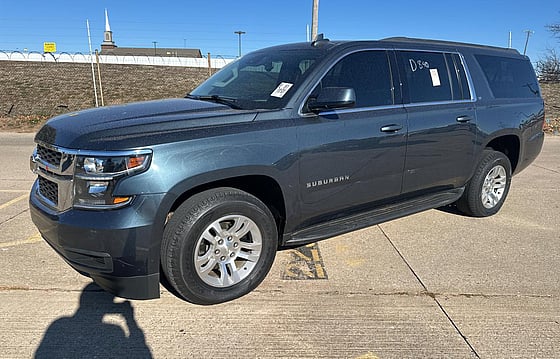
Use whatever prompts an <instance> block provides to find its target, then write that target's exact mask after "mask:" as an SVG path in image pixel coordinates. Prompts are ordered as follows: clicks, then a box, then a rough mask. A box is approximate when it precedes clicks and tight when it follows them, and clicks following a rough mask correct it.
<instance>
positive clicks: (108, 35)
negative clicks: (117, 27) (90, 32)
mask: <svg viewBox="0 0 560 359" xmlns="http://www.w3.org/2000/svg"><path fill="white" fill-rule="evenodd" d="M115 47H117V45H115V42H114V41H113V32H112V31H111V26H110V25H109V15H108V14H107V9H105V32H104V33H103V43H102V44H101V51H102V52H103V51H107V50H112V49H114V48H115Z"/></svg>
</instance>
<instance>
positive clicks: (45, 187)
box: [39, 176, 58, 206]
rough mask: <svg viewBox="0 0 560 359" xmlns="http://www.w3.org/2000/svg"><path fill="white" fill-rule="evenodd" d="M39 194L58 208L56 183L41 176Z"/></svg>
mask: <svg viewBox="0 0 560 359" xmlns="http://www.w3.org/2000/svg"><path fill="white" fill-rule="evenodd" d="M39 193H40V194H41V196H43V197H44V198H46V199H48V200H49V201H51V202H52V203H53V204H54V205H55V206H58V185H57V184H56V183H54V182H52V181H49V180H48V179H46V178H44V177H41V176H39Z"/></svg>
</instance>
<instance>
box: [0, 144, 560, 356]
mask: <svg viewBox="0 0 560 359" xmlns="http://www.w3.org/2000/svg"><path fill="white" fill-rule="evenodd" d="M32 149H33V135H32V134H16V133H0V153H2V156H0V303H1V304H0V320H1V322H0V358H30V357H37V358H55V357H58V358H63V357H68V358H73V357H75V358H88V357H89V358H93V357H96V358H106V357H130V358H144V357H154V358H191V357H192V358H225V357H228V358H360V359H373V358H477V357H480V358H554V357H560V275H559V273H560V216H559V212H560V137H553V136H548V137H546V140H545V145H544V148H543V151H542V153H541V155H540V156H539V158H538V159H537V160H536V161H535V162H534V163H533V164H532V165H531V166H530V167H529V168H527V169H526V170H525V171H523V172H522V173H521V174H519V175H518V176H516V177H514V178H513V182H512V188H511V191H510V193H509V196H508V199H507V201H506V203H505V205H504V207H503V208H502V210H501V211H500V212H499V213H498V214H497V215H495V216H493V217H490V218H468V217H464V216H462V215H458V214H456V213H454V211H453V209H444V210H430V211H426V212H423V213H420V214H416V215H413V216H409V217H406V218H402V219H398V220H395V221H391V222H388V223H384V224H381V225H378V226H373V227H370V228H367V229H363V230H360V231H356V232H353V233H349V234H346V235H343V236H339V237H336V238H332V239H329V240H326V241H322V242H320V243H319V244H317V245H312V246H308V247H304V248H300V249H297V250H289V251H283V252H280V253H278V255H277V257H276V261H275V264H274V266H273V268H272V270H271V272H270V273H269V275H268V277H267V278H266V279H265V281H264V282H263V283H262V284H261V285H260V286H259V287H258V288H257V289H256V290H255V291H254V292H252V293H251V294H249V295H247V296H245V297H243V298H240V299H238V300H235V301H233V302H229V303H225V304H220V305H215V306H197V305H192V304H190V303H187V302H184V301H182V300H180V299H178V298H176V297H174V296H173V295H172V294H170V293H168V292H167V291H165V290H164V289H163V288H162V296H161V298H160V299H156V300H149V301H136V300H132V301H128V300H123V299H121V298H114V297H113V296H112V295H110V294H107V293H105V292H103V291H102V290H100V289H99V288H98V287H96V286H95V285H92V284H91V281H90V280H89V279H88V278H84V277H82V276H80V275H79V274H77V273H75V272H74V271H73V270H72V269H71V268H70V267H69V266H68V265H67V264H65V263H64V261H63V260H62V259H60V258H59V257H58V256H57V255H56V254H55V253H54V252H53V251H52V250H51V249H50V247H48V245H46V244H45V243H44V242H43V241H42V239H41V238H40V236H39V235H38V232H37V230H36V229H35V227H34V226H33V224H32V223H31V220H30V218H29V209H28V203H27V200H28V191H29V189H30V187H31V184H32V182H33V180H34V176H33V174H32V173H31V172H30V171H29V165H28V159H29V155H30V153H31V151H32Z"/></svg>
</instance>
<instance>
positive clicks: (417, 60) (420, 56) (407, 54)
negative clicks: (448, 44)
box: [398, 51, 453, 103]
mask: <svg viewBox="0 0 560 359" xmlns="http://www.w3.org/2000/svg"><path fill="white" fill-rule="evenodd" d="M398 58H399V63H400V67H401V71H402V73H403V74H404V77H405V80H406V85H407V86H406V87H407V89H408V97H409V100H410V102H412V103H414V102H437V101H450V100H452V99H453V97H452V95H451V85H450V83H449V72H448V68H447V63H446V61H445V57H444V54H443V53H435V52H422V51H399V52H398Z"/></svg>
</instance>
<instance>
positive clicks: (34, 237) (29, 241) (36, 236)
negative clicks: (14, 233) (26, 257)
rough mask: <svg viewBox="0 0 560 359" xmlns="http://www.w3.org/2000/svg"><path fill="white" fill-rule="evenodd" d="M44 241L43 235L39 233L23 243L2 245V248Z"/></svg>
mask: <svg viewBox="0 0 560 359" xmlns="http://www.w3.org/2000/svg"><path fill="white" fill-rule="evenodd" d="M42 240H43V238H41V235H40V234H39V233H35V234H34V235H32V236H31V237H29V238H27V239H24V240H23V241H10V242H4V243H0V248H6V247H13V246H19V245H20V244H30V243H37V242H41V241H42Z"/></svg>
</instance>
